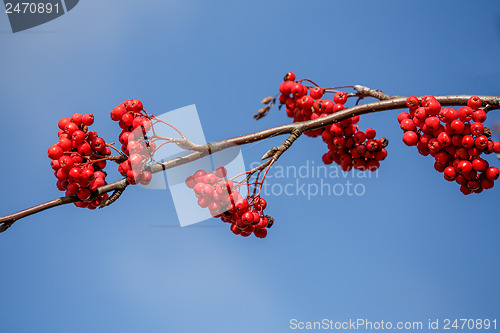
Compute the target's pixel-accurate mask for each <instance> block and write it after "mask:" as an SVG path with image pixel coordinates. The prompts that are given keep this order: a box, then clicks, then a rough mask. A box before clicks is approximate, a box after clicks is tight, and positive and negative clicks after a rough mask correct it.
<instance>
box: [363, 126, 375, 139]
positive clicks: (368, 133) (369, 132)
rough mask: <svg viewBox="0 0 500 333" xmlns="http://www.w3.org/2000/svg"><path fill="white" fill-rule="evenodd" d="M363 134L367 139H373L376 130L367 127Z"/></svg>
mask: <svg viewBox="0 0 500 333" xmlns="http://www.w3.org/2000/svg"><path fill="white" fill-rule="evenodd" d="M365 135H366V138H367V139H373V138H375V136H376V135H377V131H375V130H374V129H373V128H367V129H366V130H365Z"/></svg>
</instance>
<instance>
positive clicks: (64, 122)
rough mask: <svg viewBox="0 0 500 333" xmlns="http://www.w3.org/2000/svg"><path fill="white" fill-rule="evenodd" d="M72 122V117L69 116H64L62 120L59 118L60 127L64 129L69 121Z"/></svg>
mask: <svg viewBox="0 0 500 333" xmlns="http://www.w3.org/2000/svg"><path fill="white" fill-rule="evenodd" d="M70 122H71V119H69V118H68V117H62V118H61V119H60V120H59V123H58V124H57V125H58V126H59V129H61V130H63V131H64V129H65V128H66V125H68V123H70Z"/></svg>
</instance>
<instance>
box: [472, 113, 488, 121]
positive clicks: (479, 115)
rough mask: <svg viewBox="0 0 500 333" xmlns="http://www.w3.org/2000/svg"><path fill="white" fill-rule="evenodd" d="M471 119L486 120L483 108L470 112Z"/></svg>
mask: <svg viewBox="0 0 500 333" xmlns="http://www.w3.org/2000/svg"><path fill="white" fill-rule="evenodd" d="M472 120H474V121H475V122H479V123H483V122H484V121H485V120H486V112H484V110H476V111H474V112H473V113H472Z"/></svg>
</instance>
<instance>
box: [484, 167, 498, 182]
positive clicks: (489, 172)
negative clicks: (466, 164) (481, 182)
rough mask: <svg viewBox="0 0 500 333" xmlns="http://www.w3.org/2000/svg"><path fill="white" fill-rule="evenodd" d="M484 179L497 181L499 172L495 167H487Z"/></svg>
mask: <svg viewBox="0 0 500 333" xmlns="http://www.w3.org/2000/svg"><path fill="white" fill-rule="evenodd" d="M485 175H486V179H489V180H497V179H498V176H499V170H498V168H497V167H489V168H488V169H486V171H485Z"/></svg>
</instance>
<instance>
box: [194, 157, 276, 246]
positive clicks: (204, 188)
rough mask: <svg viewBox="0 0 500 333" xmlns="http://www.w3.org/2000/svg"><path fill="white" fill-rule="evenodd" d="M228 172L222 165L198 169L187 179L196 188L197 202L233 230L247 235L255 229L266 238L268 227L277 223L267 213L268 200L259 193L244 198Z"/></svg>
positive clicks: (257, 235)
mask: <svg viewBox="0 0 500 333" xmlns="http://www.w3.org/2000/svg"><path fill="white" fill-rule="evenodd" d="M226 175H227V170H226V168H225V167H223V166H220V167H218V168H217V169H216V170H215V172H209V173H207V172H206V171H204V170H198V171H196V172H195V173H194V174H193V175H192V176H189V177H188V178H187V179H186V185H187V187H189V188H190V189H193V191H194V193H195V195H196V197H197V198H198V205H199V206H200V207H201V208H208V209H209V210H210V214H211V215H212V216H213V217H215V218H220V219H221V220H222V221H223V222H226V223H230V224H231V231H232V232H233V233H234V234H236V235H241V236H243V237H248V236H250V235H251V234H252V233H253V234H254V235H255V236H256V237H258V238H265V237H266V236H267V229H266V228H270V227H271V226H272V225H273V223H274V219H273V218H272V217H270V216H264V213H263V211H264V209H265V208H266V206H267V202H266V200H265V199H263V198H261V197H260V196H248V197H247V198H246V199H245V198H243V197H242V196H241V195H240V193H239V192H238V191H237V190H236V189H235V188H234V185H233V182H232V181H231V180H230V179H226Z"/></svg>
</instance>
